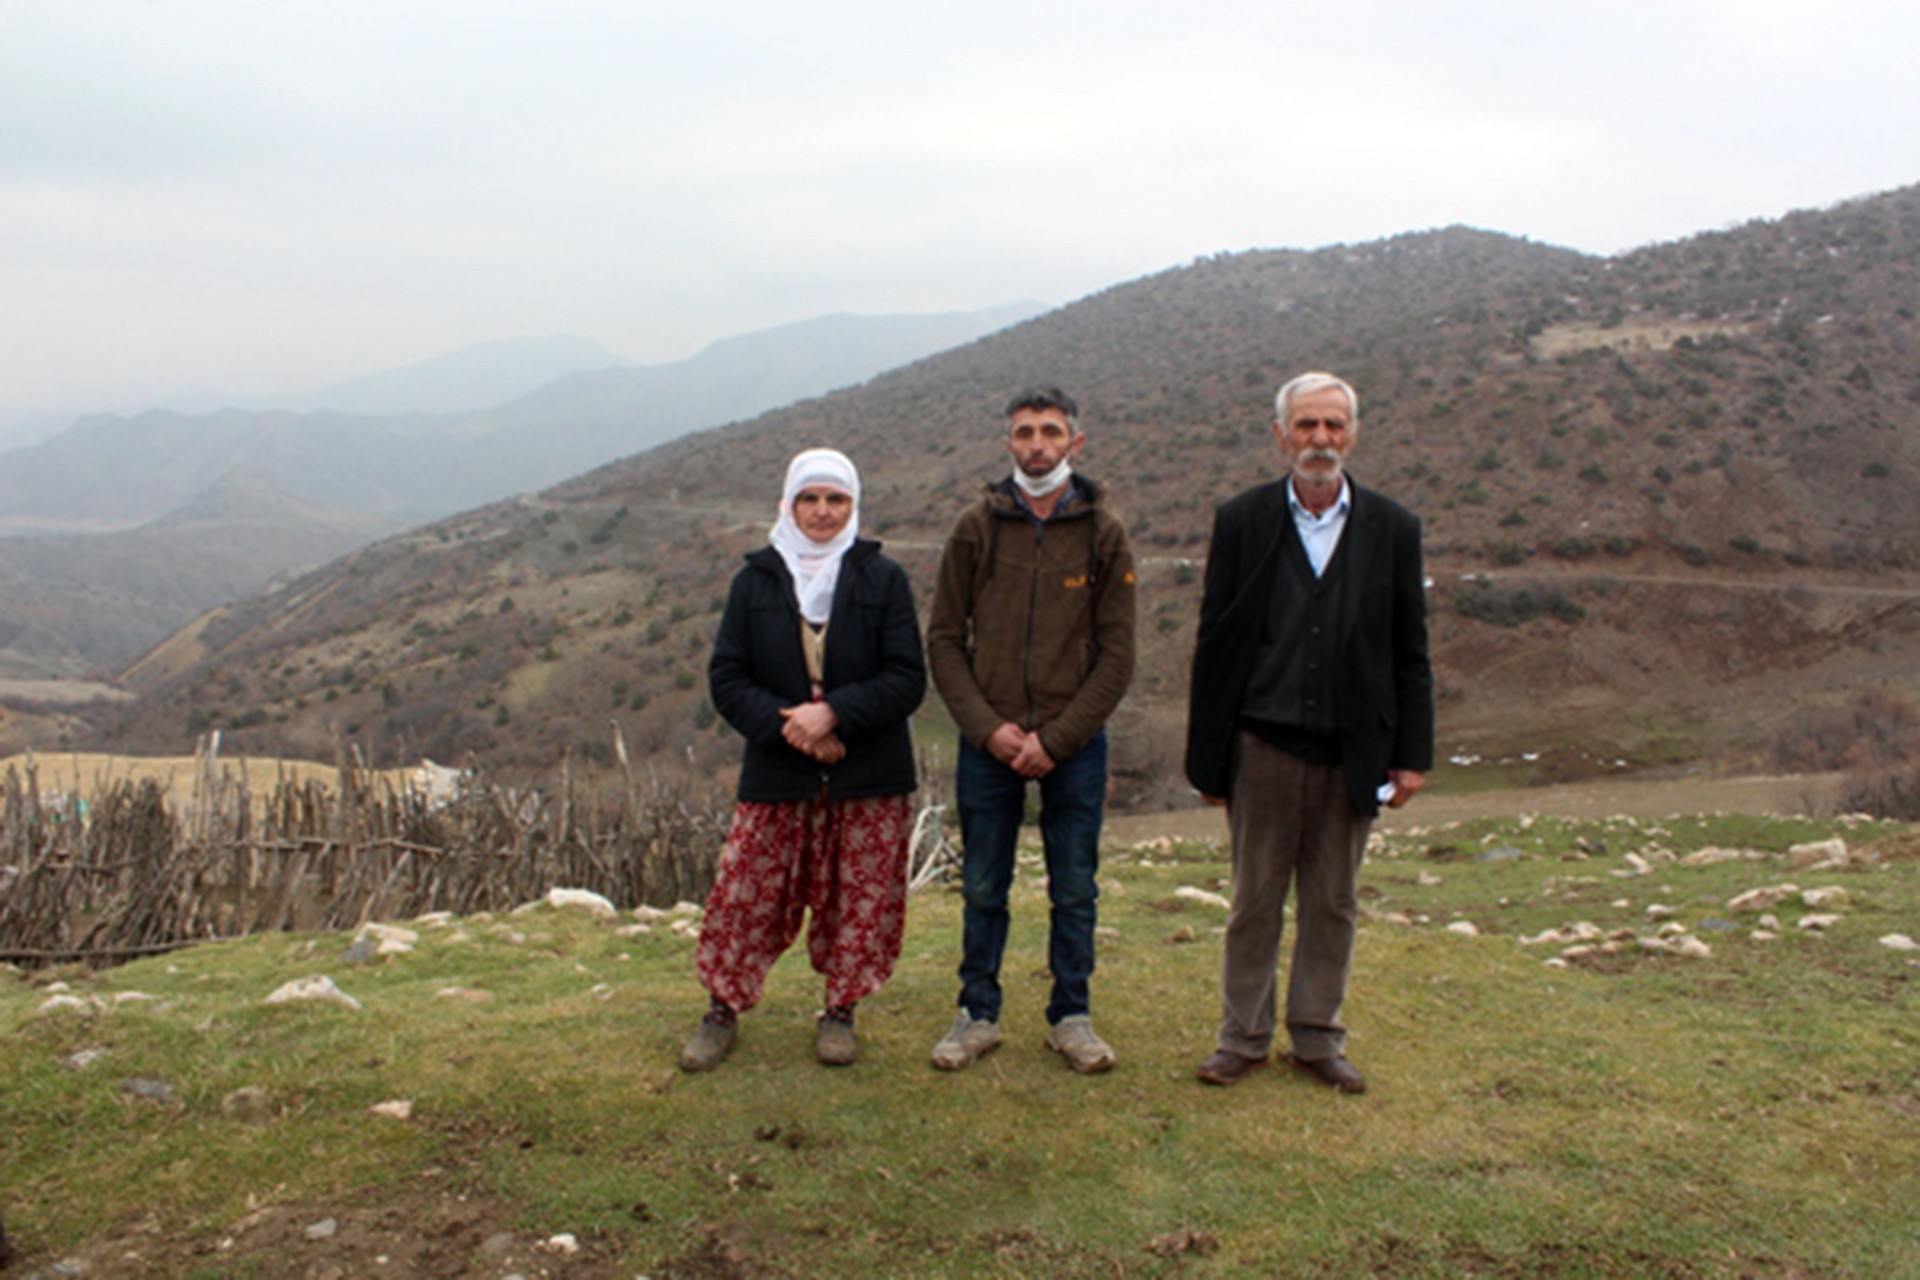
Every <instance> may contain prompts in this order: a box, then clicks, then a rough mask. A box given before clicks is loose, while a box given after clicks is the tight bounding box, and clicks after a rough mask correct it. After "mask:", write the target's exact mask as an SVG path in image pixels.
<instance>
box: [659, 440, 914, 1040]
mask: <svg viewBox="0 0 1920 1280" xmlns="http://www.w3.org/2000/svg"><path fill="white" fill-rule="evenodd" d="M859 505H860V477H859V474H858V473H857V472H856V471H855V470H854V467H853V463H851V462H849V461H848V460H847V458H846V456H845V455H844V454H841V453H839V452H837V451H835V450H833V449H809V450H807V451H806V452H805V453H802V454H800V455H798V456H797V457H795V458H794V459H793V461H792V462H791V463H789V464H788V466H787V480H786V487H785V489H784V490H783V492H782V494H781V498H780V514H779V518H778V520H777V521H776V522H775V524H774V526H773V537H772V545H771V546H768V547H764V548H762V549H760V550H758V551H755V552H753V553H752V554H750V555H749V556H747V564H746V567H745V568H744V569H742V570H740V572H739V574H738V575H737V576H735V578H734V580H733V589H732V591H731V592H730V593H729V594H728V596H727V609H726V613H725V614H724V615H722V617H721V619H720V631H719V634H718V635H717V636H715V638H714V642H713V658H712V660H711V661H710V662H709V663H708V666H707V684H708V687H709V689H710V690H711V692H712V696H713V705H714V708H715V709H716V710H717V711H719V713H720V714H721V715H722V716H724V717H726V721H727V723H728V724H730V725H732V726H733V727H734V728H735V729H737V730H739V731H740V736H741V737H742V738H744V739H746V748H745V751H744V753H743V756H742V760H741V766H740V787H739V791H738V802H737V804H736V805H735V808H734V813H733V824H732V827H731V828H730V829H729V831H728V833H727V843H726V847H725V848H724V849H723V850H722V851H721V854H720V866H719V869H718V873H717V875H716V878H715V880H714V885H713V892H712V893H711V894H710V895H709V896H708V898H707V913H706V918H705V920H704V922H703V923H702V925H701V928H700V945H699V950H698V952H697V955H696V964H697V967H698V971H699V975H700V984H701V985H702V986H703V987H705V988H706V989H707V993H708V995H709V997H710V998H711V1005H710V1007H709V1009H708V1011H707V1015H706V1017H705V1018H703V1019H702V1020H701V1022H700V1028H699V1030H698V1031H697V1032H695V1034H694V1036H693V1038H692V1039H691V1040H690V1041H688V1042H687V1046H686V1048H685V1049H684V1050H682V1051H681V1054H680V1066H681V1068H682V1069H683V1070H686V1071H709V1070H712V1069H713V1068H714V1067H716V1066H718V1065H719V1064H720V1062H721V1061H722V1060H723V1059H724V1058H725V1057H726V1056H727V1053H728V1052H729V1051H730V1050H731V1049H732V1048H733V1042H734V1038H735V1035H736V1033H737V1030H738V1016H739V1014H740V1013H742V1012H744V1011H745V1010H747V1009H751V1008H752V1007H753V1006H754V1005H755V1004H757V1003H758V1002H759V1000H760V992H761V987H762V985H763V984H764V983H765V981H766V976H767V971H768V970H769V969H771V968H772V967H773V962H774V961H775V960H778V959H779V958H780V955H781V953H782V952H784V951H785V950H786V949H787V948H788V947H789V946H791V945H792V943H793V940H794V939H795V938H796V937H797V936H799V932H800V919H801V916H802V914H803V913H805V912H811V913H812V921H811V923H810V925H809V926H808V929H807V954H808V956H809V957H810V958H811V960H812V961H813V968H814V971H815V972H816V973H819V974H821V975H822V976H824V977H825V979H826V1009H825V1012H824V1013H822V1014H821V1015H820V1021H819V1031H818V1037H817V1039H816V1041H815V1045H814V1052H815V1055H816V1056H817V1057H818V1058H819V1059H820V1061H821V1062H823V1063H826V1064H827V1065H829V1066H845V1065H847V1064H848V1063H851V1062H852V1061H853V1060H854V1059H855V1057H856V1056H857V1055H858V1052H859V1046H858V1042H857V1041H856V1040H855V1038H854V1034H853V1009H854V1005H855V1004H856V1003H857V1002H858V1001H859V1000H860V999H861V998H862V997H864V996H867V995H869V994H871V993H873V992H875V991H878V990H879V989H880V987H881V985H882V984H883V983H885V982H886V980H887V978H888V976H889V975H890V974H892V972H893V966H894V962H895V961H897V960H898V959H899V958H900V939H901V934H902V932H903V930H904V927H905V924H906V906H907V838H908V835H909V832H910V830H911V827H912V822H913V805H912V801H911V799H910V796H911V793H912V791H913V789H914V786H915V778H914V765H913V744H912V740H911V738H910V736H909V733H908V728H907V717H908V716H910V715H912V714H913V711H914V708H916V707H918V706H919V705H920V699H921V696H922V695H923V694H924V693H925V692H926V683H927V678H926V667H925V664H924V662H923V661H922V658H921V652H920V626H919V623H918V622H917V621H915V619H914V610H913V595H912V593H911V592H910V591H909V590H908V587H907V575H906V574H905V573H904V572H903V571H902V570H901V568H900V566H899V565H897V564H895V563H894V562H893V561H891V560H889V559H887V557H885V556H883V555H881V554H880V544H879V543H877V542H874V541H871V540H867V539H862V538H861V537H860V536H859V533H860V516H859Z"/></svg>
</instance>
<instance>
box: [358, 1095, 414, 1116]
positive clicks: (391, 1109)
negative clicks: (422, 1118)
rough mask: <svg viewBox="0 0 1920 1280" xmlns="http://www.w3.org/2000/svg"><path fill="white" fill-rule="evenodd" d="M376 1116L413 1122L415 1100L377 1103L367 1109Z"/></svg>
mask: <svg viewBox="0 0 1920 1280" xmlns="http://www.w3.org/2000/svg"><path fill="white" fill-rule="evenodd" d="M367 1110H368V1111H370V1112H372V1113H373V1114H374V1115H376V1116H386V1117H387V1118H388V1119H389V1120H411V1119H412V1118H413V1099H411V1098H391V1099H389V1100H388V1101H386V1102H376V1103H374V1104H373V1105H372V1106H370V1107H368V1108H367Z"/></svg>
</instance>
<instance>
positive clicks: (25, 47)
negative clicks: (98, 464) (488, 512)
mask: <svg viewBox="0 0 1920 1280" xmlns="http://www.w3.org/2000/svg"><path fill="white" fill-rule="evenodd" d="M1916 48H1920V5H1916V4H1914V3H1912V0H1897V2H1896V0H1827V3H1824V4H1821V5H1817V6H1815V5H1807V4H1804V3H1793V4H1788V3H1780V2H1777V0H1693V2H1692V3H1689V4H1686V5H1680V4H1673V3H1646V2H1644V0H1607V2H1606V3H1592V2H1589V0H1558V2H1557V3H1540V0H1528V2H1526V3H1495V2H1493V0H1450V2H1449V3H1446V4H1436V3H1432V2H1431V0H1342V2H1340V3H1318V2H1315V0H1299V2H1295V0H1258V2H1248V3H1242V2H1239V0H1235V2H1231V3H1207V0H1185V2H1184V3H1181V4H1178V5H1175V4H1163V3H1145V2H1143V0H1104V2H1101V3H1095V2H1093V0H1084V2H1074V0H1065V2H1060V3H1052V2H1049V0H1025V2H1023V3H1002V2H1001V0H974V2H973V3H968V4H942V5H933V4H912V3H904V2H902V0H884V2H882V0H847V2H845V3H836V2H833V0H823V2H809V0H700V2H698V3H656V2H653V0H541V2H540V3H532V2H531V0H515V2H513V3H507V2H505V0H461V2H458V3H454V2H451V0H449V2H445V3H442V2H437V0H270V2H268V3H262V2H261V0H238V2H234V3H222V2H215V0H205V2H199V3H195V2H191V0H0V409H6V410H25V409H55V408H58V409H62V410H72V411H82V410H92V409H104V408H110V407H118V406H119V405H121V404H122V403H124V402H127V401H129V400H136V399H139V398H142V397H164V395H166V394H168V393H169V392H170V391H172V390H177V389H186V388H197V389H209V388H217V389H220V390H222V391H225V392H231V393H234V394H236V395H270V394H276V393H290V392H295V391H301V390H306V389H310V388H313V387H317V386H321V385H324V384H326V383H329V382H332V381H335V380H337V379H340V378H344V377H347V376H351V375H353V374H357V373H361V372H365V371H367V370H371V369H376V368H382V367H386V366H391V365H396V364H403V363H408V362H411V361H415V360H420V359H425V358H428V357H431V356H436V355H440V354H443V353H445V352H448V351H451V350H453V349H455V348H458V347H461V346H464V345H466V344H469V343H474V342H481V341H488V340H493V339H500V338H512V337H519V336H532V335H543V334H554V333H569V334H579V335H582V336H586V337H590V338H593V339H596V340H598V341H600V342H602V343H604V344H605V345H607V346H609V347H611V348H613V349H614V350H615V351H617V352H619V353H621V354H622V355H625V356H627V357H630V358H632V359H635V360H639V361H643V362H647V363H654V362H664V361H671V360H679V359H684V358H686V357H688V356H691V355H693V354H694V353H695V352H697V351H698V350H699V349H700V348H701V347H703V346H705V345H706V344H707V343H709V342H711V341H713V340H715V339H717V338H721V337H726V336H729V335H732V334H738V333H743V332H749V331H752V330H756V329H763V328H768V327H771V326H774V325H778V324H784V323H788V322H791V321H795V320H800V319H805V318H808V317H812V316H818V315H824V314H830V313H835V312H862V313H872V314H879V313H893V312H925V311H951V310H963V309H973V308H979V307H985V306H991V305H994V304H998V303H1003V302H1014V301H1023V300H1035V301H1040V302H1045V303H1048V304H1064V303H1067V302H1071V301H1073V300H1074V299H1076V298H1079V297H1083V296H1085V295H1087V294H1089V293H1093V292H1097V291H1098V290H1101V289H1104V288H1106V287H1108V286H1111V285H1115V284H1120V283H1123V282H1125V281H1128V280H1133V279H1137V278H1139V277H1141V276H1143V275H1147V274H1150V273H1152V272H1155V271H1159V270H1164V269H1166V268H1168V267H1173V266H1177V265H1180V264H1182V263H1184V262H1187V261H1190V260H1192V259H1193V258H1195V257H1197V256H1200V255H1205V254H1212V253H1218V252H1223V251H1226V252H1238V251H1242V250H1248V249H1261V248H1297V249H1312V248H1319V247H1322V246H1325V245H1329V244H1339V243H1353V242H1358V241H1364V240H1370V239H1375V238H1378V237H1382V236H1389V235H1395V234H1398V233H1401V232H1406V231H1418V230H1425V229H1428V228H1433V227H1441V226H1448V225H1453V224H1462V223H1464V224H1467V225H1470V226H1475V227H1480V228H1484V229H1488V230H1493V231H1501V232H1506V233H1509V234H1513V235H1516V236H1524V237H1527V238H1528V239H1531V240H1535V241H1544V242H1547V243H1550V244H1557V245H1564V246H1568V247H1571V248H1576V249H1581V250H1585V251H1587V252H1591V253H1596V254H1611V253H1617V252H1622V251H1625V250H1629V249H1632V248H1635V247H1638V246H1642V245H1646V244H1649V243H1654V242H1658V241H1665V240H1673V239H1678V238H1681V237H1684V236H1687V235H1689V234H1693V233H1695V232H1700V231H1710V230H1717V229H1722V228H1725V227H1729V226H1733V225H1737V224H1739V223H1741V222H1745V221H1749V220H1751V219H1755V218H1772V217H1778V216H1780V215H1781V214H1784V213H1786V212H1788V211H1790V210H1793V209H1802V208H1819V207H1825V206H1828V205H1832V204H1834V203H1837V202H1839V201H1842V200H1845V199H1848V198H1851V197H1855V196H1861V195H1868V194H1873V193H1876V192H1880V191H1886V190H1890V189H1893V188H1896V187H1901V186H1906V185H1909V184H1912V183H1914V182H1920V75H1916V74H1915V73H1914V50H1915V49H1916Z"/></svg>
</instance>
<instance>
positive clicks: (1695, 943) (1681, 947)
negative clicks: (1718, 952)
mask: <svg viewBox="0 0 1920 1280" xmlns="http://www.w3.org/2000/svg"><path fill="white" fill-rule="evenodd" d="M1673 949H1674V950H1675V951H1677V952H1679V953H1680V954H1681V955H1683V956H1691V957H1693V958H1694V959H1697V960H1704V959H1705V958H1706V957H1708V956H1710V955H1712V954H1713V948H1712V947H1710V946H1708V945H1707V944H1706V943H1704V942H1702V941H1701V940H1700V939H1698V938H1696V937H1694V936H1693V935H1692V934H1688V935H1687V936H1686V937H1684V938H1682V939H1680V940H1679V941H1678V942H1676V943H1674V946H1673Z"/></svg>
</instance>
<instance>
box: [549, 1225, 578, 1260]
mask: <svg viewBox="0 0 1920 1280" xmlns="http://www.w3.org/2000/svg"><path fill="white" fill-rule="evenodd" d="M547 1248H549V1249H551V1250H553V1251H554V1252H555V1253H558V1254H563V1255H565V1256H567V1257H572V1256H573V1255H574V1254H576V1253H578V1252H580V1241H579V1239H578V1238H577V1237H575V1236H574V1234H573V1233H572V1232H571V1231H562V1232H561V1233H560V1234H559V1235H555V1236H548V1237H547Z"/></svg>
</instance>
